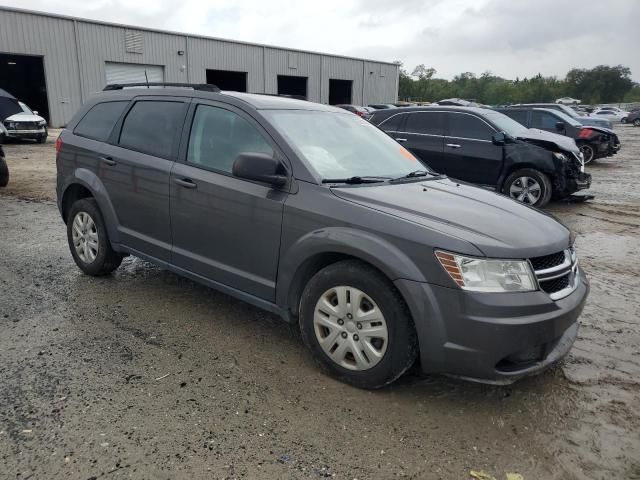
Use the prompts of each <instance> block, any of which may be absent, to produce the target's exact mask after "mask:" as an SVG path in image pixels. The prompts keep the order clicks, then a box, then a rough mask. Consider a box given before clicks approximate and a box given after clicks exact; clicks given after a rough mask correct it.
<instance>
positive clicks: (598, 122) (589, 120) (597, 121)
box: [576, 117, 611, 128]
mask: <svg viewBox="0 0 640 480" xmlns="http://www.w3.org/2000/svg"><path fill="white" fill-rule="evenodd" d="M576 120H577V121H579V122H580V123H581V124H582V125H585V126H595V127H604V128H609V125H611V121H610V120H607V119H606V118H598V117H579V118H576Z"/></svg>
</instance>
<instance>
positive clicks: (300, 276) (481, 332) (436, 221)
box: [56, 85, 589, 388]
mask: <svg viewBox="0 0 640 480" xmlns="http://www.w3.org/2000/svg"><path fill="white" fill-rule="evenodd" d="M130 87H132V86H131V85H129V86H122V85H111V86H108V87H107V88H106V89H105V90H106V91H104V92H101V93H99V94H97V95H96V96H94V97H93V98H91V99H90V100H89V101H88V102H87V103H86V104H85V105H84V106H83V107H82V108H81V109H80V111H79V112H78V113H77V114H76V116H75V117H74V118H73V120H72V121H71V122H70V123H69V124H68V126H67V128H66V129H65V130H63V132H62V134H61V135H60V137H59V139H58V141H57V143H56V149H57V169H58V177H57V193H58V206H59V209H60V212H61V214H62V218H63V220H64V221H65V222H66V225H67V234H68V241H69V248H70V250H71V254H72V256H73V258H74V260H75V262H76V263H77V265H78V267H79V268H80V269H81V270H82V271H83V272H85V273H87V274H89V275H105V274H108V273H110V272H112V271H113V270H115V269H116V268H118V266H119V265H120V262H121V261H122V258H123V256H126V255H135V256H137V257H140V258H143V259H146V260H148V261H151V262H153V263H155V264H157V265H159V266H161V267H163V268H166V269H168V270H170V271H173V272H176V273H177V274H179V275H183V276H185V277H188V278H191V279H193V280H195V281H197V282H201V283H203V284H205V285H209V286H211V287H213V288H215V289H218V290H221V291H223V292H225V293H227V294H229V295H232V296H234V297H237V298H239V299H242V300H244V301H247V302H250V303H252V304H254V305H257V306H259V307H261V308H264V309H266V310H268V311H271V312H274V313H276V314H278V315H280V316H281V317H282V318H283V319H284V320H286V321H287V322H291V323H294V324H297V325H299V328H300V331H301V332H302V338H303V340H304V342H305V343H306V345H307V346H308V347H309V349H310V350H311V352H312V354H313V356H314V357H315V358H316V359H317V361H318V362H319V364H320V365H321V366H322V367H323V369H324V370H325V371H326V372H328V373H329V374H331V375H333V376H334V377H336V378H338V379H340V380H342V381H345V382H347V383H350V384H352V385H355V386H358V387H362V388H378V387H382V386H384V385H387V384H389V383H391V382H393V381H394V380H395V379H397V378H398V377H399V376H400V375H402V373H403V372H405V371H406V370H407V369H408V368H409V367H410V366H411V365H412V364H413V363H414V362H415V361H416V359H418V358H419V362H420V366H421V367H422V369H423V371H425V372H429V373H446V374H451V375H455V376H458V377H464V378H468V379H474V380H479V381H483V382H493V383H509V382H512V381H514V380H515V379H517V378H520V377H522V376H524V375H528V374H531V373H534V372H537V371H540V370H541V369H543V368H545V367H546V366H548V365H550V364H551V363H552V362H555V361H557V360H558V359H560V358H561V357H563V356H564V355H565V354H566V353H567V352H568V351H569V349H570V348H571V345H572V344H573V342H574V340H575V338H576V335H577V330H578V323H577V319H578V316H579V315H580V312H581V311H582V308H583V305H584V303H585V300H586V297H587V294H588V290H589V287H588V282H587V279H586V277H585V275H584V273H583V272H582V270H581V269H580V267H579V266H578V261H577V259H576V253H575V251H574V249H573V245H572V243H573V241H572V236H571V235H570V232H569V230H568V229H567V228H566V227H564V226H563V225H561V224H560V223H558V222H557V221H556V220H554V219H553V218H552V217H550V216H548V215H545V214H544V213H541V212H540V211H538V210H536V209H534V208H531V207H528V206H526V205H522V204H519V203H518V202H516V201H515V200H512V199H510V198H508V197H506V196H503V195H499V194H496V193H493V192H490V191H486V190H483V189H481V188H477V187H474V186H471V185H467V184H465V183H462V182H456V181H451V180H449V179H448V178H447V177H445V176H442V175H439V174H436V173H434V172H431V171H429V170H426V169H425V168H424V167H423V166H422V165H421V164H420V163H419V162H418V161H417V160H416V158H415V157H414V156H413V155H412V154H411V153H409V152H408V151H407V150H406V149H405V148H404V147H402V145H400V144H399V143H397V142H396V141H395V140H393V139H392V138H390V137H389V136H387V135H386V134H385V133H384V132H382V131H381V130H379V129H378V128H376V127H375V126H373V125H371V124H370V123H368V122H366V121H365V120H362V119H361V118H359V117H358V116H357V115H353V114H351V113H349V112H347V111H345V110H342V109H339V108H334V107H329V106H325V105H319V104H316V103H310V102H305V101H299V100H293V99H288V98H280V97H275V96H267V95H257V94H246V93H236V92H220V91H219V90H218V89H217V88H216V87H214V86H211V85H191V86H177V85H173V86H168V85H162V86H159V87H160V88H150V89H147V88H136V87H134V88H130Z"/></svg>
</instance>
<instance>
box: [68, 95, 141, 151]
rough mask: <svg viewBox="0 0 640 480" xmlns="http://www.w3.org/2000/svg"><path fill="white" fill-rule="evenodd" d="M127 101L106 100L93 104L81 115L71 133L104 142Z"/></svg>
mask: <svg viewBox="0 0 640 480" xmlns="http://www.w3.org/2000/svg"><path fill="white" fill-rule="evenodd" d="M128 103H129V102H106V103H99V104H97V105H94V106H93V108H92V109H91V110H89V112H87V114H86V115H85V116H84V117H82V120H80V123H78V125H77V126H76V128H75V129H74V131H73V133H75V134H76V135H80V136H82V137H87V138H92V139H93V140H98V141H100V142H104V141H105V140H106V139H107V138H109V135H110V134H111V130H113V126H114V125H115V124H116V122H117V121H118V118H120V115H122V112H124V109H125V108H126V107H127V104H128Z"/></svg>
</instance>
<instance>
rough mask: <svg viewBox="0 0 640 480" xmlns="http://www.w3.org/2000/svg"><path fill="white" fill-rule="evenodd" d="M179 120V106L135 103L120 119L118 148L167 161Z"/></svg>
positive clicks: (180, 110)
mask: <svg viewBox="0 0 640 480" xmlns="http://www.w3.org/2000/svg"><path fill="white" fill-rule="evenodd" d="M183 117H184V103H182V102H168V101H156V100H141V101H139V102H136V104H135V105H134V106H133V107H132V108H131V110H130V111H129V113H128V114H127V117H126V118H125V119H124V124H123V125H122V132H121V133H120V142H119V143H120V146H121V147H124V148H128V149H130V150H135V151H137V152H142V153H147V154H149V155H154V156H156V157H162V158H167V159H169V158H171V153H172V149H173V141H174V138H175V137H176V134H177V133H178V132H179V131H180V128H181V127H182V121H183Z"/></svg>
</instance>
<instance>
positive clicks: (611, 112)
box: [590, 108, 629, 122]
mask: <svg viewBox="0 0 640 480" xmlns="http://www.w3.org/2000/svg"><path fill="white" fill-rule="evenodd" d="M627 115H629V112H624V111H622V110H620V109H618V108H602V109H599V110H596V111H594V112H593V113H592V114H591V115H590V116H591V117H595V118H606V119H607V120H611V121H617V122H619V121H621V120H622V119H623V118H626V116H627Z"/></svg>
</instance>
